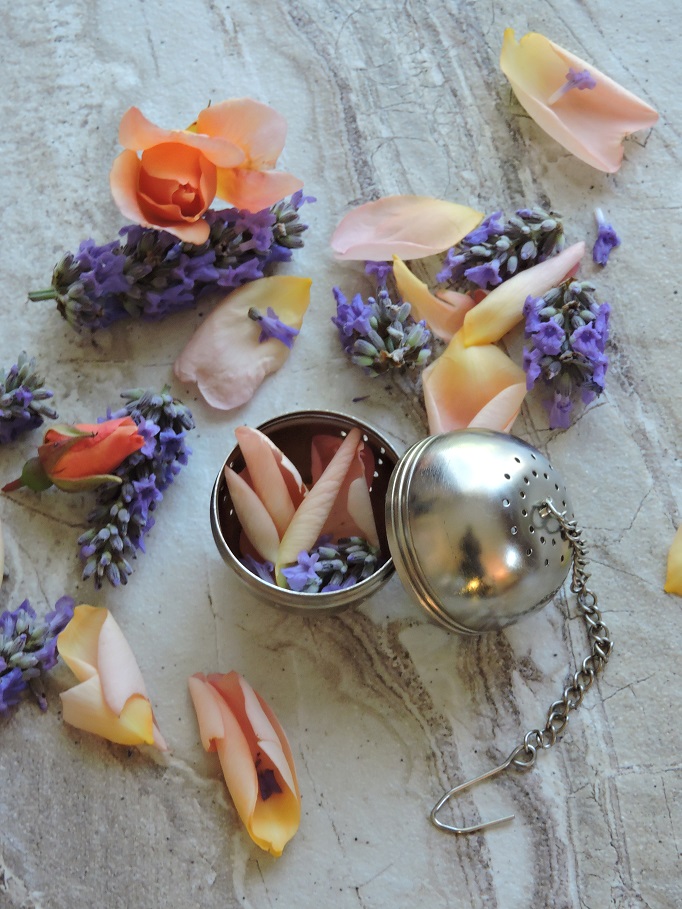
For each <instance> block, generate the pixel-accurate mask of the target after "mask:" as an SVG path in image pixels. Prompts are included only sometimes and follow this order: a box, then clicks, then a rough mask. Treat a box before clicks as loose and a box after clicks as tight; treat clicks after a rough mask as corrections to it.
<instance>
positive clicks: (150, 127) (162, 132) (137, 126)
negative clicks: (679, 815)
mask: <svg viewBox="0 0 682 909" xmlns="http://www.w3.org/2000/svg"><path fill="white" fill-rule="evenodd" d="M216 106H217V105H216ZM118 141H119V142H120V143H121V145H122V146H123V147H124V148H126V149H130V150H132V151H133V152H135V151H145V150H146V149H148V148H153V147H154V146H155V145H165V144H167V143H170V144H174V145H186V146H188V147H189V148H194V149H198V150H199V151H201V153H202V154H203V155H205V156H206V158H208V160H209V161H211V162H212V163H213V164H215V165H216V166H217V167H237V166H238V165H239V164H243V163H244V161H245V160H246V155H245V154H244V152H243V151H242V149H241V148H240V147H239V146H238V145H237V144H236V143H234V142H231V141H229V140H228V139H227V137H220V136H218V137H217V138H212V137H210V136H207V135H201V134H200V133H196V132H194V131H189V130H183V129H162V128H161V127H160V126H156V124H154V123H152V122H151V120H148V119H147V118H146V117H145V116H144V114H143V113H142V111H140V110H139V109H138V108H137V107H131V108H129V109H128V110H127V111H126V112H125V114H123V117H122V118H121V123H120V126H119V128H118ZM135 157H137V155H136V156H135Z"/></svg>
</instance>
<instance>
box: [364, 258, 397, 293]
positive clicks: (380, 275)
mask: <svg viewBox="0 0 682 909" xmlns="http://www.w3.org/2000/svg"><path fill="white" fill-rule="evenodd" d="M365 274H366V275H368V276H369V277H370V278H374V280H375V281H376V285H377V289H378V288H380V287H386V284H387V283H388V279H389V278H390V277H391V275H392V274H393V263H392V262H371V261H368V262H365Z"/></svg>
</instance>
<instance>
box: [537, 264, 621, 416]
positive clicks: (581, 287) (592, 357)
mask: <svg viewBox="0 0 682 909" xmlns="http://www.w3.org/2000/svg"><path fill="white" fill-rule="evenodd" d="M593 291H594V286H593V285H592V284H589V283H588V282H586V281H583V282H578V281H574V280H572V279H570V280H568V281H565V282H564V283H563V284H562V285H561V286H560V287H555V288H552V290H550V291H548V292H547V293H546V294H545V295H544V296H543V297H539V298H534V297H528V298H527V300H526V303H525V305H524V315H525V317H526V338H527V339H528V344H527V345H526V347H525V349H524V352H523V368H524V369H525V371H526V387H527V388H528V389H529V390H530V389H531V388H533V386H534V385H535V383H536V382H537V380H538V379H540V378H542V379H543V381H544V384H545V385H546V386H547V387H548V388H549V389H550V390H551V392H552V396H551V398H550V399H549V400H548V401H546V402H545V406H546V407H547V411H548V413H549V425H550V428H551V429H566V428H567V427H568V426H569V425H570V414H571V409H572V406H573V399H574V392H575V391H576V390H580V393H581V397H582V400H583V402H584V403H586V404H587V403H589V402H590V401H591V400H593V399H594V397H595V396H596V395H599V394H601V393H602V392H603V390H604V379H605V374H606V368H607V366H608V358H607V356H606V353H605V350H606V342H607V340H608V323H609V313H610V307H609V305H608V303H601V304H600V303H598V302H597V300H596V299H595V297H594V296H593V293H592V292H593Z"/></svg>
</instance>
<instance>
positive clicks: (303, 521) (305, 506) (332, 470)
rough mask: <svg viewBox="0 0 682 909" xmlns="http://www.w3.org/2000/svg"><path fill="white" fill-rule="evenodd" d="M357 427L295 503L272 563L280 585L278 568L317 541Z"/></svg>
mask: <svg viewBox="0 0 682 909" xmlns="http://www.w3.org/2000/svg"><path fill="white" fill-rule="evenodd" d="M361 438H362V437H361V434H360V430H359V429H358V428H357V427H356V428H354V429H351V431H350V432H349V433H348V435H347V436H346V438H345V439H344V440H343V442H342V443H341V445H340V446H339V449H338V451H337V452H336V454H335V455H334V457H333V458H332V459H331V461H330V462H329V464H328V465H327V467H326V468H325V470H324V471H323V473H322V475H321V476H320V478H319V479H318V481H317V482H316V483H315V484H314V486H313V487H312V489H311V490H310V492H309V493H308V495H307V496H306V497H305V499H304V500H303V502H302V503H301V504H300V505H299V507H298V509H297V511H296V514H295V515H294V518H293V520H292V522H291V524H289V527H288V528H287V531H286V533H285V534H284V537H283V538H282V542H281V543H280V546H279V552H278V554H277V560H276V563H275V579H276V581H277V583H278V584H283V575H282V568H284V567H285V566H287V565H292V564H293V563H294V562H296V560H297V558H298V554H299V552H302V551H304V550H305V551H306V552H309V551H310V550H311V549H312V547H313V546H314V545H315V543H316V542H317V539H318V537H319V536H320V534H321V532H322V528H323V527H324V526H325V523H326V522H327V518H328V517H329V514H330V512H331V510H332V507H333V505H334V503H335V502H336V499H337V497H338V494H339V491H340V489H341V487H342V485H343V483H344V480H345V478H346V474H347V473H348V471H349V469H350V467H351V465H352V464H353V461H354V460H355V458H356V456H357V449H358V445H359V443H360V442H361Z"/></svg>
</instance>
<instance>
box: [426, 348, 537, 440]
mask: <svg viewBox="0 0 682 909" xmlns="http://www.w3.org/2000/svg"><path fill="white" fill-rule="evenodd" d="M423 388H424V402H425V404H426V413H427V416H428V420H429V432H430V433H431V434H432V435H435V434H437V433H441V432H450V431H451V430H454V429H466V428H467V427H477V428H479V429H496V430H499V431H500V432H509V430H510V429H511V426H512V424H513V422H514V420H515V419H516V417H517V415H518V412H519V409H520V407H521V403H522V401H523V398H524V396H525V394H526V374H525V373H524V371H523V369H521V368H520V367H519V366H517V365H516V364H515V363H514V362H513V360H511V359H510V358H509V357H508V356H507V355H506V354H505V353H504V351H502V350H500V348H499V347H496V346H495V345H494V344H482V345H478V346H474V347H466V346H465V345H464V341H463V338H462V332H461V331H460V332H459V333H458V334H456V335H455V336H454V338H453V339H452V341H451V342H450V344H449V345H448V347H447V349H446V350H445V352H444V353H443V354H442V355H441V356H440V357H438V359H437V360H435V362H434V363H432V364H431V365H430V366H428V367H427V368H426V369H425V370H424V373H423Z"/></svg>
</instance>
